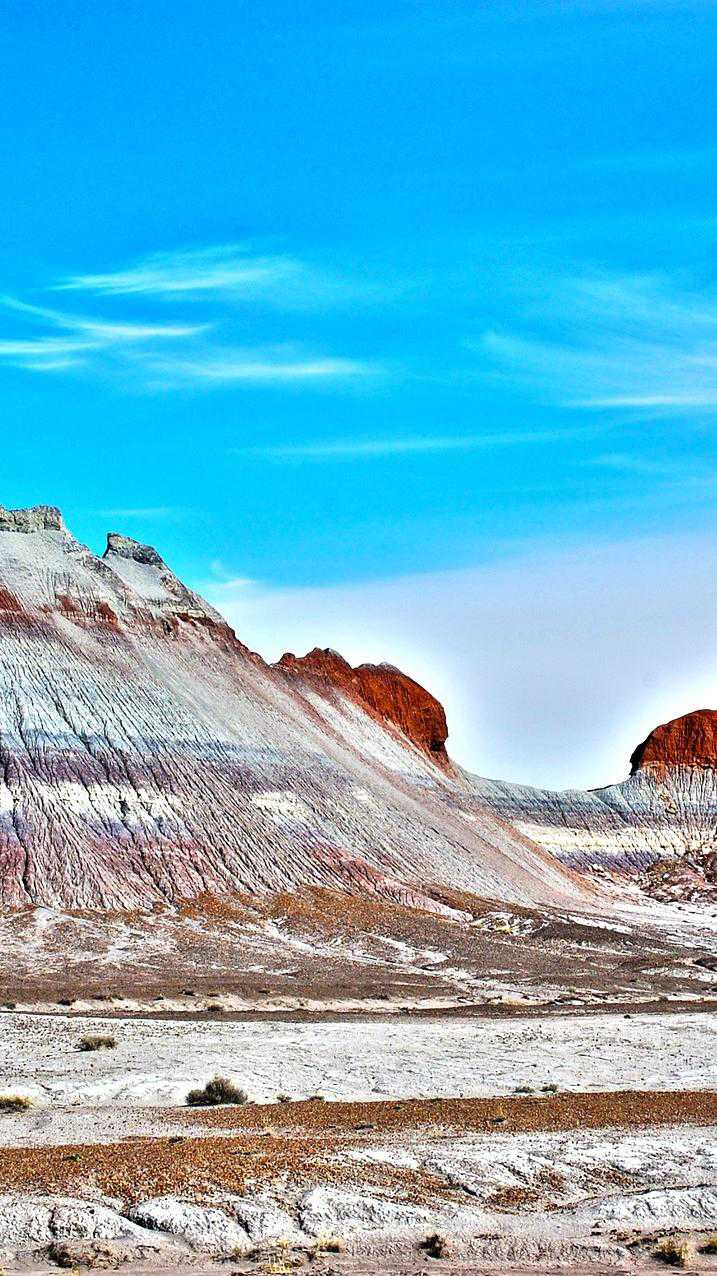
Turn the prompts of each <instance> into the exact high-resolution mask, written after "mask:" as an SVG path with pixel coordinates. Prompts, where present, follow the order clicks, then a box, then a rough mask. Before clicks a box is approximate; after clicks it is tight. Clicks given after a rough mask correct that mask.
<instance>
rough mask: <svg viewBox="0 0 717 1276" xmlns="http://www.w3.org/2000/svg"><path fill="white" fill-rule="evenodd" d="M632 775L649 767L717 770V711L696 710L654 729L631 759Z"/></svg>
mask: <svg viewBox="0 0 717 1276" xmlns="http://www.w3.org/2000/svg"><path fill="white" fill-rule="evenodd" d="M630 763H631V767H632V771H631V774H632V775H634V774H635V772H636V771H643V770H645V769H646V768H654V769H658V768H664V767H678V766H699V767H713V768H717V710H715V709H695V710H694V712H693V713H686V714H685V715H684V717H682V718H673V719H672V721H671V722H665V723H663V725H662V726H660V727H655V730H654V731H651V732H650V734H649V736H648V737H647V739H646V740H643V742H642V744H639V745H638V746H637V748H636V749H635V752H634V753H633V755H632V757H631V758H630Z"/></svg>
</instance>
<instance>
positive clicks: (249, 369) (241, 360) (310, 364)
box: [148, 347, 377, 386]
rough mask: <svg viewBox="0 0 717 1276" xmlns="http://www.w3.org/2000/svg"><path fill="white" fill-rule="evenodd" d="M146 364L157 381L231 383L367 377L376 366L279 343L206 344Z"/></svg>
mask: <svg viewBox="0 0 717 1276" xmlns="http://www.w3.org/2000/svg"><path fill="white" fill-rule="evenodd" d="M148 368H151V371H152V372H153V373H154V375H155V377H156V379H157V383H158V384H160V383H161V382H162V380H163V379H164V380H165V382H166V384H167V385H169V386H172V385H176V384H178V383H182V382H183V383H191V384H198V383H201V382H208V383H213V384H215V385H219V384H223V385H230V384H232V383H235V382H271V381H277V382H296V381H299V382H300V381H320V380H326V379H338V378H346V377H366V376H371V375H373V374H375V372H376V371H377V369H376V368H374V367H372V366H371V365H370V364H368V363H365V362H361V361H358V360H355V359H341V358H317V357H315V356H309V355H303V356H302V355H301V354H300V352H298V351H296V350H292V351H291V352H288V351H283V350H282V348H281V347H279V348H270V349H262V348H256V349H238V350H234V349H231V348H227V347H214V348H208V349H207V350H205V351H204V352H199V353H197V354H196V355H194V356H192V357H190V358H181V357H176V358H171V359H158V358H153V359H152V360H150V361H149V363H148Z"/></svg>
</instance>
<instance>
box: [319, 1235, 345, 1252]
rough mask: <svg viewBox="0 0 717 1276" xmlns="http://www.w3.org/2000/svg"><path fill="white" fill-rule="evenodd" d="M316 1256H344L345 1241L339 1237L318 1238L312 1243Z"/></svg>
mask: <svg viewBox="0 0 717 1276" xmlns="http://www.w3.org/2000/svg"><path fill="white" fill-rule="evenodd" d="M314 1252H315V1253H317V1254H345V1253H346V1241H345V1240H343V1239H342V1237H341V1236H318V1237H317V1239H316V1240H315V1241H314Z"/></svg>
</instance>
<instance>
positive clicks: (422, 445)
mask: <svg viewBox="0 0 717 1276" xmlns="http://www.w3.org/2000/svg"><path fill="white" fill-rule="evenodd" d="M572 433H573V432H570V431H566V430H562V431H561V430H534V431H521V430H517V431H512V432H511V431H504V432H500V433H495V434H467V435H435V436H433V437H417V438H405V439H400V438H398V439H391V438H383V439H357V440H353V439H339V440H336V441H334V442H324V443H297V444H286V445H281V446H276V447H247V448H235V449H234V451H235V453H237V454H240V455H243V456H256V457H265V458H266V459H267V460H271V461H352V460H371V459H372V458H373V457H382V456H410V455H412V454H416V453H421V452H473V451H479V450H481V449H485V450H488V451H489V450H491V449H492V448H502V447H517V446H522V445H529V444H531V443H535V444H538V443H558V442H562V441H563V440H564V439H565V438H566V436H570V435H571V434H572Z"/></svg>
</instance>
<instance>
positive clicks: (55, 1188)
mask: <svg viewBox="0 0 717 1276" xmlns="http://www.w3.org/2000/svg"><path fill="white" fill-rule="evenodd" d="M167 1115H168V1116H169V1115H170V1113H168V1114H167ZM171 1117H172V1119H173V1120H174V1121H176V1120H177V1118H178V1117H181V1118H182V1119H183V1120H184V1121H185V1122H186V1125H187V1127H188V1134H187V1136H186V1137H179V1136H176V1135H175V1136H169V1137H166V1138H132V1139H127V1140H125V1141H124V1142H121V1143H115V1144H105V1145H101V1144H99V1145H93V1144H89V1145H82V1144H79V1145H71V1146H70V1145H65V1146H59V1147H45V1148H35V1147H32V1148H0V1190H1V1191H9V1190H25V1191H27V1190H33V1191H39V1192H63V1193H68V1194H69V1195H77V1196H84V1195H87V1193H88V1192H90V1193H92V1192H96V1191H97V1190H98V1189H99V1190H101V1191H102V1192H105V1193H107V1194H108V1195H110V1196H116V1197H119V1198H121V1199H122V1200H123V1201H124V1202H133V1201H136V1200H139V1199H142V1198H146V1197H148V1196H154V1195H162V1194H164V1193H173V1192H178V1193H181V1194H183V1195H185V1196H189V1197H193V1198H195V1199H197V1200H205V1199H208V1198H211V1197H212V1195H214V1194H216V1193H217V1192H236V1193H242V1192H245V1191H247V1190H255V1189H256V1188H257V1187H259V1186H264V1185H270V1184H281V1183H282V1182H284V1183H285V1182H287V1181H289V1182H291V1183H293V1184H295V1185H296V1186H297V1187H304V1186H306V1187H309V1186H314V1185H315V1184H317V1183H333V1184H335V1185H336V1186H341V1187H346V1188H352V1187H353V1188H355V1187H362V1186H363V1187H381V1188H385V1189H389V1190H390V1191H391V1193H392V1194H393V1195H394V1197H395V1198H398V1199H401V1198H403V1199H410V1200H413V1201H421V1200H426V1201H428V1200H430V1199H435V1197H436V1195H437V1194H440V1195H447V1194H450V1195H452V1194H453V1193H452V1190H451V1189H450V1188H448V1187H447V1185H446V1184H445V1182H442V1181H440V1180H438V1179H435V1178H434V1177H433V1176H431V1175H429V1174H426V1173H424V1172H414V1171H407V1170H404V1169H397V1168H395V1167H392V1166H387V1165H372V1164H370V1163H365V1162H361V1163H357V1162H352V1161H348V1160H345V1159H344V1160H339V1159H338V1157H337V1153H340V1152H341V1151H345V1150H347V1149H349V1148H358V1147H366V1146H370V1145H371V1144H373V1143H376V1142H379V1141H382V1140H385V1137H386V1136H389V1137H390V1136H391V1135H392V1134H410V1133H411V1132H416V1131H419V1130H420V1131H421V1138H422V1139H423V1140H425V1141H429V1140H430V1139H431V1138H432V1137H444V1136H445V1135H446V1134H449V1133H457V1134H460V1133H468V1132H470V1131H479V1132H483V1133H492V1134H494V1135H495V1136H496V1137H500V1135H501V1134H505V1133H514V1132H518V1131H522V1130H556V1131H557V1130H570V1129H577V1128H580V1129H597V1128H606V1127H607V1128H609V1127H619V1128H632V1127H643V1126H656V1125H666V1124H669V1125H672V1124H700V1125H702V1124H704V1125H709V1124H717V1093H716V1092H713V1091H693V1092H682V1093H671V1092H666V1093H659V1094H658V1093H655V1092H651V1091H647V1092H625V1093H619V1094H604V1093H599V1094H559V1095H546V1096H545V1097H537V1096H536V1097H533V1096H516V1097H511V1098H505V1099H448V1100H435V1101H431V1100H422V1101H415V1100H411V1101H407V1102H403V1103H393V1102H382V1103H324V1102H319V1101H313V1102H312V1101H307V1102H303V1103H294V1104H271V1105H269V1104H267V1105H261V1106H258V1105H257V1106H254V1105H247V1106H246V1107H241V1108H231V1109H228V1108H227V1109H218V1110H215V1111H208V1110H195V1111H192V1112H186V1113H185V1112H180V1113H178V1112H177V1110H176V1109H174V1110H172V1112H171ZM197 1124H199V1125H201V1126H203V1127H204V1128H205V1129H206V1128H207V1127H209V1128H210V1129H214V1130H216V1131H217V1133H215V1134H209V1133H206V1134H203V1135H202V1136H200V1137H197V1136H196V1134H194V1133H190V1132H189V1130H190V1129H191V1127H192V1126H194V1127H195V1128H196V1125H197ZM0 1135H1V1128H0Z"/></svg>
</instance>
